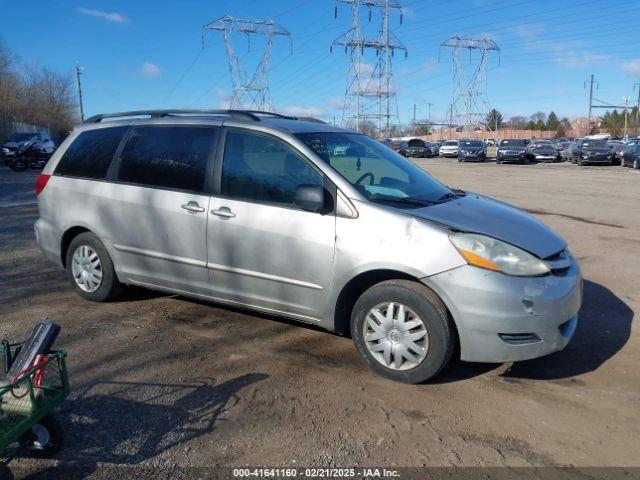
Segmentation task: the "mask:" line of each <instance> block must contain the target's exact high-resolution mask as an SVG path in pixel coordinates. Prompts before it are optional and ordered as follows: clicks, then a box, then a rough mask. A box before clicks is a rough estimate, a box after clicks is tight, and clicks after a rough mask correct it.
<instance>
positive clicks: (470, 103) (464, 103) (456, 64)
mask: <svg viewBox="0 0 640 480" xmlns="http://www.w3.org/2000/svg"><path fill="white" fill-rule="evenodd" d="M440 46H441V47H446V48H450V49H451V56H452V58H453V95H452V96H451V103H450V105H449V115H450V118H449V122H450V124H452V125H458V126H461V127H462V128H463V130H470V129H471V130H472V129H474V128H475V127H476V126H478V125H481V124H485V123H486V121H485V120H486V116H487V114H488V113H489V110H491V107H490V105H489V97H488V96H487V65H488V63H489V52H491V51H495V52H500V47H498V45H497V44H496V43H495V42H494V41H493V40H491V39H488V38H465V37H460V36H454V37H451V38H450V39H449V40H446V41H444V42H442V43H441V44H440ZM465 50H466V51H468V52H469V62H468V64H467V62H466V60H465V59H464V58H463V53H466V52H465ZM476 51H477V52H478V53H479V59H478V62H477V63H476V64H474V62H473V60H474V55H473V52H476Z"/></svg>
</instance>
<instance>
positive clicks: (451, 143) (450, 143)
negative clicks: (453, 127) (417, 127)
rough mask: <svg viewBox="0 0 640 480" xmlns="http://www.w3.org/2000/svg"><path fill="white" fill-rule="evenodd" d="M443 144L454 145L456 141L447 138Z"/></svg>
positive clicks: (456, 143)
mask: <svg viewBox="0 0 640 480" xmlns="http://www.w3.org/2000/svg"><path fill="white" fill-rule="evenodd" d="M442 145H443V146H445V145H447V146H455V145H458V142H456V141H454V140H449V141H448V142H444V143H443V144H442Z"/></svg>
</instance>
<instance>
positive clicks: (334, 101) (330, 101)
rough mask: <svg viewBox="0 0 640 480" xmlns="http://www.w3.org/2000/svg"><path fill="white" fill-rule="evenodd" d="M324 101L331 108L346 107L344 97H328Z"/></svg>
mask: <svg viewBox="0 0 640 480" xmlns="http://www.w3.org/2000/svg"><path fill="white" fill-rule="evenodd" d="M324 103H326V104H327V105H328V106H329V107H331V108H334V109H336V108H337V109H341V108H342V107H344V98H336V97H332V98H327V99H326V100H325V102H324Z"/></svg>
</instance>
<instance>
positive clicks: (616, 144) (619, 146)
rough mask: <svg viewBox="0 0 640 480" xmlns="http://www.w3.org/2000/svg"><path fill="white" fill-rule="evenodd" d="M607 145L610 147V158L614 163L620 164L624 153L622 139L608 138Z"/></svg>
mask: <svg viewBox="0 0 640 480" xmlns="http://www.w3.org/2000/svg"><path fill="white" fill-rule="evenodd" d="M607 146H608V147H609V148H610V149H611V160H612V163H613V164H614V165H620V160H621V159H622V155H623V154H624V146H625V143H624V142H623V141H622V140H609V141H607Z"/></svg>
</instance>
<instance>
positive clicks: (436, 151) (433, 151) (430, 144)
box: [426, 142, 440, 157]
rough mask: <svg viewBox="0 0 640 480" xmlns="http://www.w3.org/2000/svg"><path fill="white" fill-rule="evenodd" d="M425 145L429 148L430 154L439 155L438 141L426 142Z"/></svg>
mask: <svg viewBox="0 0 640 480" xmlns="http://www.w3.org/2000/svg"><path fill="white" fill-rule="evenodd" d="M426 143H427V146H428V147H429V148H430V149H431V154H432V156H434V157H437V156H438V155H440V143H439V142H426Z"/></svg>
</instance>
